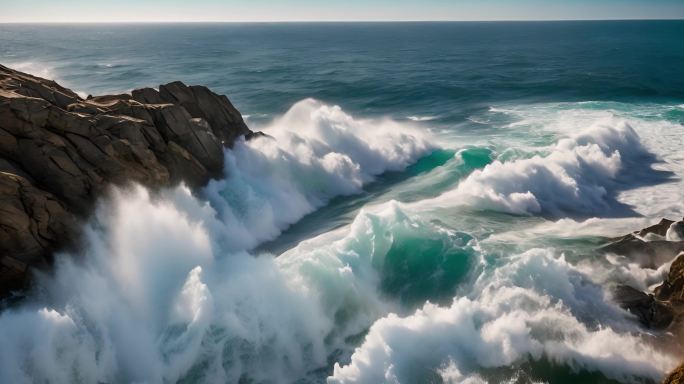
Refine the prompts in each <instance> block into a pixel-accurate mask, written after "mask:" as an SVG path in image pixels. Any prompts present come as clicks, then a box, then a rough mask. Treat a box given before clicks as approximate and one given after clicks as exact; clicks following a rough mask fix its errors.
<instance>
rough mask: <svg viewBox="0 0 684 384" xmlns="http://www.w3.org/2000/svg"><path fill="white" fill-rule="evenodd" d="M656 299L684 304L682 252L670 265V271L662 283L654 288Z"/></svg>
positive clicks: (683, 262) (683, 260)
mask: <svg viewBox="0 0 684 384" xmlns="http://www.w3.org/2000/svg"><path fill="white" fill-rule="evenodd" d="M655 297H656V298H657V299H658V300H664V301H671V302H676V303H683V304H684V252H683V253H680V254H679V255H678V256H677V258H676V259H675V260H674V261H673V262H672V264H671V265H670V271H669V272H668V274H667V277H666V278H665V281H664V282H663V284H661V285H660V286H658V287H657V288H656V289H655Z"/></svg>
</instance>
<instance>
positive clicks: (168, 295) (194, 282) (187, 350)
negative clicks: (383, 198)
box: [0, 187, 469, 383]
mask: <svg viewBox="0 0 684 384" xmlns="http://www.w3.org/2000/svg"><path fill="white" fill-rule="evenodd" d="M214 214H215V212H212V211H211V208H210V207H208V206H207V205H205V204H203V203H201V202H199V201H197V200H194V199H192V196H191V195H190V194H189V190H188V189H187V188H178V189H176V190H172V191H167V192H163V193H162V196H160V197H152V196H150V194H149V193H148V192H147V191H146V190H145V189H143V188H140V187H136V188H133V189H132V190H129V191H118V192H116V193H114V195H113V200H112V201H111V203H110V204H108V205H105V206H102V207H100V209H99V210H98V213H97V217H96V219H95V221H94V222H93V223H92V224H91V225H90V226H88V227H87V244H88V247H87V249H86V250H85V251H84V256H85V257H84V258H82V259H81V260H80V261H79V258H77V257H73V256H72V257H59V258H58V260H59V262H58V264H57V267H56V272H55V275H54V277H47V276H44V277H42V278H41V279H40V283H41V286H42V288H43V290H44V291H43V293H44V296H38V297H35V298H34V299H33V300H32V301H31V302H30V303H27V304H25V305H23V306H22V307H21V308H18V309H14V310H10V311H6V312H4V313H3V314H2V315H0V337H2V340H3V343H2V344H0V381H2V382H12V383H23V382H36V381H49V382H55V383H70V382H74V381H79V380H80V381H85V382H175V381H177V380H178V379H180V378H183V377H186V378H190V379H191V380H199V381H202V382H237V381H239V380H240V378H241V377H246V378H250V379H253V380H256V381H257V382H278V383H281V382H282V383H287V382H292V381H293V380H295V379H297V378H299V377H304V376H306V375H307V372H309V371H310V370H312V369H314V368H316V367H325V366H326V364H327V358H328V356H329V355H330V353H332V352H333V351H336V350H340V348H342V349H344V348H346V347H345V345H346V341H345V340H347V339H348V338H349V337H351V336H355V335H358V334H359V333H361V332H363V331H364V330H365V329H367V328H368V327H369V326H370V325H371V324H372V323H373V321H374V320H375V319H377V318H378V317H381V316H383V315H385V314H386V313H388V312H389V311H390V310H395V309H396V308H397V305H398V304H393V302H394V301H393V300H392V299H391V298H390V299H388V298H383V294H382V293H381V289H380V288H381V287H380V284H381V282H382V281H383V274H384V273H385V272H384V271H385V270H386V269H387V268H385V267H384V265H385V264H387V263H390V262H393V263H397V262H398V263H403V261H402V260H394V261H391V260H385V258H386V257H388V255H390V254H391V250H392V249H393V246H392V244H393V243H394V242H397V241H400V240H401V239H405V238H406V237H410V236H414V238H415V239H416V240H415V241H419V240H420V239H421V238H425V239H426V240H424V241H425V242H427V243H431V242H434V241H435V239H436V238H437V239H443V240H444V241H451V240H449V239H451V238H452V235H451V234H449V233H446V232H444V231H441V230H438V229H436V228H433V227H432V226H431V225H429V224H426V223H422V222H420V221H416V220H413V219H411V218H409V217H408V216H407V215H405V214H404V213H403V212H402V211H401V209H400V207H399V206H398V205H397V204H396V203H388V204H385V205H384V206H382V207H380V208H379V209H377V210H376V211H375V212H374V213H369V212H362V213H360V214H359V216H358V217H357V219H356V220H355V221H354V223H353V224H352V225H351V226H350V227H349V228H348V229H347V231H346V233H342V234H341V236H340V237H338V238H337V239H336V240H334V241H330V238H329V237H324V238H321V239H319V240H316V239H314V240H311V241H309V242H307V243H305V244H303V245H302V246H301V247H298V248H295V249H293V250H291V251H289V252H287V253H285V254H283V255H282V256H281V257H279V258H277V259H275V258H273V257H271V256H270V255H263V256H260V257H253V256H252V255H249V254H247V253H245V252H239V251H238V252H226V251H225V250H224V249H223V247H222V246H221V244H222V243H223V241H222V239H221V238H220V237H221V233H220V232H219V231H217V230H219V229H223V228H225V227H221V228H214V226H215V225H216V222H215V221H214V220H213V219H212V217H213V216H214ZM227 236H229V237H230V236H231V235H230V234H228V235H227ZM455 239H456V240H457V241H458V236H457V237H455ZM455 246H458V244H455V243H454V244H451V246H450V247H449V249H452V248H453V247H455ZM461 246H463V247H469V245H468V244H466V243H461ZM441 257H444V256H440V258H441ZM408 272H409V273H411V270H409V271H408ZM409 283H410V281H406V284H409Z"/></svg>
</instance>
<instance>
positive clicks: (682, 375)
mask: <svg viewBox="0 0 684 384" xmlns="http://www.w3.org/2000/svg"><path fill="white" fill-rule="evenodd" d="M683 383H684V364H682V365H680V366H679V367H677V368H676V369H675V370H674V371H672V372H670V374H669V375H667V377H665V380H663V384H683Z"/></svg>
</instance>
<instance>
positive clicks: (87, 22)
mask: <svg viewBox="0 0 684 384" xmlns="http://www.w3.org/2000/svg"><path fill="white" fill-rule="evenodd" d="M683 20H684V18H680V17H673V18H660V17H658V18H655V17H654V18H615V19H605V18H603V19H601V18H598V19H478V20H467V19H466V20H463V19H462V20H457V19H443V20H441V19H399V20H387V19H378V20H244V21H243V20H93V21H64V20H58V21H54V20H52V21H49V20H30V21H0V24H212V23H213V24H277V23H282V24H285V23H359V24H361V23H482V22H489V23H496V22H563V21H683Z"/></svg>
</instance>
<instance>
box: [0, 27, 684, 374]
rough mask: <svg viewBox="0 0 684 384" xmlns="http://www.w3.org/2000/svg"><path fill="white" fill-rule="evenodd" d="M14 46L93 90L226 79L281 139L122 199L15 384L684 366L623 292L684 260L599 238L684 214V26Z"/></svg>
mask: <svg viewBox="0 0 684 384" xmlns="http://www.w3.org/2000/svg"><path fill="white" fill-rule="evenodd" d="M0 64H3V65H6V66H9V67H12V68H15V69H18V70H21V71H25V72H29V73H32V74H34V75H37V76H41V77H46V78H51V79H54V80H56V81H58V82H59V83H61V84H62V85H64V86H66V87H69V88H71V89H73V90H75V91H77V92H78V93H79V94H81V95H82V96H83V97H85V96H87V95H89V94H92V95H100V94H109V93H123V92H130V91H131V90H132V89H135V88H141V87H146V86H152V87H156V86H158V85H159V84H165V83H168V82H171V81H175V80H181V81H183V82H185V83H187V84H201V85H206V86H208V87H210V88H211V89H212V90H214V91H215V92H217V93H221V94H226V95H227V96H228V97H229V98H230V100H231V101H232V102H233V104H234V105H235V106H236V107H237V108H238V109H239V110H240V111H241V113H242V114H243V115H244V116H245V118H246V121H247V124H248V125H249V126H250V128H252V129H253V130H263V131H264V132H265V133H267V134H269V135H270V136H272V137H273V138H275V140H270V139H259V140H254V141H250V142H241V143H238V144H237V145H236V146H235V147H234V148H232V149H230V150H227V151H226V169H227V172H226V177H225V178H224V179H222V180H215V181H212V183H210V184H209V185H208V186H207V187H206V188H205V189H204V190H203V191H201V192H199V193H197V194H195V195H193V194H192V193H191V192H190V191H189V190H188V189H187V188H186V187H183V186H179V187H178V188H174V189H171V190H169V191H165V192H163V193H162V194H161V196H151V195H150V193H148V192H147V191H146V190H144V189H142V188H138V189H133V190H129V191H121V192H119V193H117V194H114V197H113V198H112V199H111V201H106V202H103V203H102V204H103V207H104V208H102V209H101V210H100V211H98V214H96V215H95V216H94V217H93V218H92V219H91V222H90V223H88V224H87V228H88V231H87V233H88V234H89V236H88V241H87V244H86V246H85V249H84V250H83V252H82V253H83V255H84V257H82V258H74V257H69V255H63V256H64V257H62V258H61V259H63V260H64V261H63V262H59V263H58V265H57V269H56V272H55V275H54V276H43V277H41V278H39V280H38V286H37V288H36V289H35V291H36V292H32V293H31V294H30V296H29V299H27V300H26V301H25V303H22V304H21V305H20V306H18V307H16V308H13V309H11V310H7V311H5V312H2V313H0V340H2V341H1V342H0V382H8V383H10V382H13V383H20V382H58V383H71V382H84V383H90V382H107V383H114V382H150V383H161V382H184V383H215V382H226V383H234V382H239V383H320V382H326V381H327V382H328V383H383V382H388V383H485V382H491V383H499V382H507V383H533V382H534V383H536V382H549V383H613V382H627V383H633V382H653V383H654V382H658V381H659V380H660V379H661V378H662V376H663V375H664V374H665V373H666V372H667V371H668V370H670V369H672V368H673V367H674V366H675V365H676V364H677V363H678V362H679V359H680V358H681V356H675V355H673V354H672V353H671V351H669V350H668V349H667V348H664V347H663V345H660V344H658V343H653V342H652V341H650V339H649V337H650V336H649V332H650V331H649V332H647V331H645V330H643V329H642V328H640V326H639V325H638V324H637V322H635V321H634V319H633V318H630V316H629V315H628V314H627V313H626V312H625V311H623V310H622V309H620V308H619V307H618V306H617V305H616V304H615V303H614V301H613V300H612V296H611V295H612V293H611V292H612V291H611V289H612V287H614V286H615V285H616V284H630V285H632V286H634V287H637V288H640V289H643V290H646V289H648V288H649V287H652V286H653V285H655V284H657V283H659V281H661V280H662V277H663V276H664V274H665V273H666V272H667V268H659V269H650V268H646V267H640V266H638V265H636V264H635V263H634V262H633V261H632V260H628V259H626V258H624V257H621V256H619V255H609V256H606V255H602V254H599V253H598V252H597V251H596V248H597V247H598V246H599V245H601V244H603V243H605V242H606V241H607V239H608V238H610V237H615V236H619V235H621V234H625V233H629V232H631V231H633V230H636V229H639V228H642V227H644V226H646V225H649V224H652V223H655V222H657V221H659V220H660V219H661V218H662V217H668V218H671V219H681V218H682V217H683V216H684V193H682V191H684V182H683V181H682V176H684V150H683V147H684V74H683V72H682V71H683V68H684V21H586V22H574V21H567V22H453V23H452V22H440V23H291V24H290V23H286V24H277V23H276V24H101V25H92V24H82V25H81V24H79V25H77V24H74V25H66V24H65V25H62V24H54V25H38V24H16V25H10V24H4V25H0ZM1 126H2V124H1V122H0V127H1ZM72 259H77V260H80V261H78V262H71V261H68V260H72Z"/></svg>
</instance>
